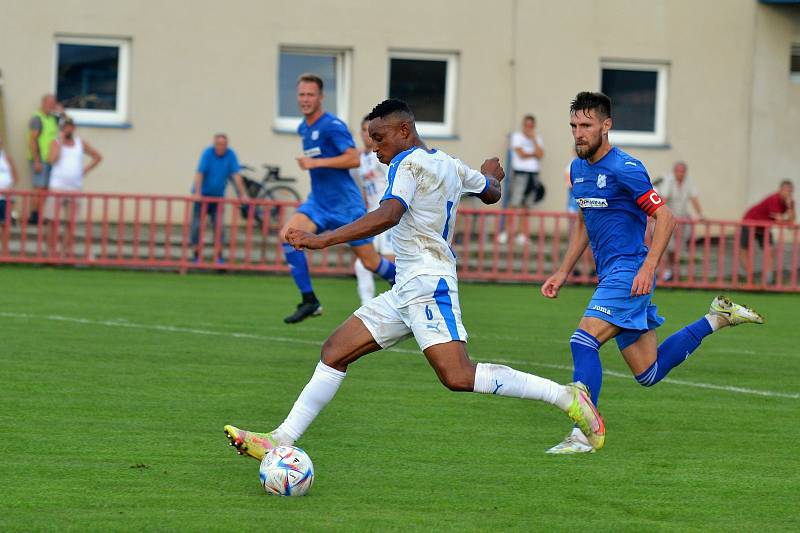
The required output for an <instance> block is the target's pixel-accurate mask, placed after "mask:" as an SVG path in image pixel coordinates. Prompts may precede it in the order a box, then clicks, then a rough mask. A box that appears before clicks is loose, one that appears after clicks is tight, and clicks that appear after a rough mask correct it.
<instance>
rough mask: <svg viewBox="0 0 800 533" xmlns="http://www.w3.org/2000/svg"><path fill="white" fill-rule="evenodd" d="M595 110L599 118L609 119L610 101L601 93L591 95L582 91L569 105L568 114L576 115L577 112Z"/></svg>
mask: <svg viewBox="0 0 800 533" xmlns="http://www.w3.org/2000/svg"><path fill="white" fill-rule="evenodd" d="M592 109H594V110H596V111H597V114H598V116H599V117H600V118H603V119H606V118H610V117H611V99H610V98H609V97H608V96H606V95H604V94H603V93H599V92H598V93H592V92H589V91H583V92H580V93H578V94H577V95H576V96H575V99H574V100H573V101H572V103H570V105H569V112H570V113H577V112H578V111H584V112H585V111H590V110H592Z"/></svg>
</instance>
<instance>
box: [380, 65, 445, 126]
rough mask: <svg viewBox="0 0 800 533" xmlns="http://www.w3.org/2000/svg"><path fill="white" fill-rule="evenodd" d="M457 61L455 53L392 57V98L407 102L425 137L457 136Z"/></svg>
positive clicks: (390, 73) (390, 75)
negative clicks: (454, 117)
mask: <svg viewBox="0 0 800 533" xmlns="http://www.w3.org/2000/svg"><path fill="white" fill-rule="evenodd" d="M456 59H457V56H456V55H455V54H432V53H431V54H429V53H419V52H391V53H390V54H389V98H400V99H401V100H405V101H406V102H408V105H409V106H411V109H412V110H414V115H415V116H416V119H417V129H418V130H419V133H420V134H422V135H427V136H433V137H436V136H443V137H444V136H450V135H453V134H454V128H453V109H454V107H455V92H456V89H455V86H456V67H457V61H456Z"/></svg>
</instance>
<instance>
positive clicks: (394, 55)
mask: <svg viewBox="0 0 800 533" xmlns="http://www.w3.org/2000/svg"><path fill="white" fill-rule="evenodd" d="M392 59H411V60H419V61H445V62H446V63H447V74H446V75H445V79H444V83H445V88H444V121H443V122H423V121H417V123H416V125H417V131H418V132H419V134H420V135H422V136H424V137H431V138H437V137H438V138H449V137H453V136H455V121H454V117H455V108H456V94H457V93H456V91H457V87H456V85H457V83H458V59H459V58H458V52H425V51H417V50H397V49H394V50H389V53H388V56H387V61H386V97H387V98H389V91H390V89H391V86H392V78H391V76H392Z"/></svg>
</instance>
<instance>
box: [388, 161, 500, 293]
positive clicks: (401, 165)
mask: <svg viewBox="0 0 800 533" xmlns="http://www.w3.org/2000/svg"><path fill="white" fill-rule="evenodd" d="M388 180H389V185H388V187H387V189H386V193H385V194H384V196H383V199H382V200H387V199H389V198H395V199H397V200H399V201H400V202H401V203H402V204H403V206H404V207H405V208H406V212H405V213H404V214H403V216H402V218H401V219H400V223H399V224H397V225H396V226H395V227H394V228H392V245H393V247H394V251H395V255H396V257H397V259H396V261H395V264H396V265H397V278H396V281H397V284H396V287H397V288H399V287H402V285H403V284H404V283H406V282H407V281H409V280H410V279H412V278H414V277H416V276H420V275H434V276H452V277H453V278H455V277H456V256H455V253H454V252H453V250H452V249H451V248H450V242H451V241H452V239H453V228H454V227H455V224H456V210H457V209H458V202H459V200H460V199H461V196H462V195H464V194H480V193H481V192H483V191H484V190H485V189H486V187H488V186H489V180H488V179H487V178H486V177H485V176H484V175H483V174H481V173H480V172H478V171H477V170H473V169H471V168H469V167H468V166H466V165H465V164H464V163H462V162H461V161H459V160H458V159H455V158H453V157H450V156H449V155H447V154H446V153H444V152H442V151H440V150H431V151H426V150H424V149H422V148H418V147H414V148H411V149H409V150H406V151H405V152H401V153H399V154H397V155H396V156H395V158H394V159H392V162H391V164H390V165H389V176H388Z"/></svg>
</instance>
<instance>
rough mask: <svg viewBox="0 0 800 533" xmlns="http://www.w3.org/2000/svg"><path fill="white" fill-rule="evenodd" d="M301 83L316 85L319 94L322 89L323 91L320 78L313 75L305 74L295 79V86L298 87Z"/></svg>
mask: <svg viewBox="0 0 800 533" xmlns="http://www.w3.org/2000/svg"><path fill="white" fill-rule="evenodd" d="M301 81H307V82H309V83H316V84H317V87H319V92H322V89H323V84H322V78H320V77H319V76H317V75H316V74H313V73H311V72H305V73H303V74H300V75H299V76H298V77H297V85H300V82H301Z"/></svg>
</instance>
